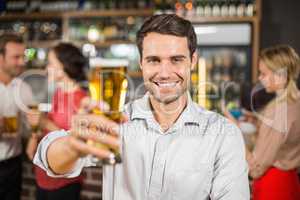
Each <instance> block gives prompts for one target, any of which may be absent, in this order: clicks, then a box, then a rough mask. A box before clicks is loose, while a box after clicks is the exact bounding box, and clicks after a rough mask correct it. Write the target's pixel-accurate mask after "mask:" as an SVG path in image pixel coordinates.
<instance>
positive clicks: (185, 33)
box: [137, 14, 197, 59]
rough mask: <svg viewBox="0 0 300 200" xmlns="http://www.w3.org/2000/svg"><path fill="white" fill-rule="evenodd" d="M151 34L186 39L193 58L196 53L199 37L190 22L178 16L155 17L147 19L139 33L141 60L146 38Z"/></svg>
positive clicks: (138, 41)
mask: <svg viewBox="0 0 300 200" xmlns="http://www.w3.org/2000/svg"><path fill="white" fill-rule="evenodd" d="M151 32H154V33H159V34H165V35H174V36H178V37H186V38H187V41H188V48H189V51H190V56H191V58H192V55H193V53H194V52H195V51H196V47H197V37H196V33H195V30H194V28H193V25H192V24H191V22H190V21H188V20H185V19H183V18H181V17H179V16H177V15H176V14H161V15H154V16H151V17H149V18H148V19H146V21H145V22H144V24H143V25H142V27H141V28H140V30H139V31H138V32H137V46H138V49H139V53H140V56H141V59H142V57H143V55H142V53H143V41H144V37H146V36H147V34H148V33H151Z"/></svg>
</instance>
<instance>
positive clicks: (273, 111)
mask: <svg viewBox="0 0 300 200" xmlns="http://www.w3.org/2000/svg"><path fill="white" fill-rule="evenodd" d="M287 109H288V108H287V105H286V104H285V103H280V104H276V105H274V106H272V107H270V108H267V109H266V110H265V112H264V115H263V116H262V117H260V120H261V127H260V129H259V133H258V138H257V140H256V145H255V148H254V150H253V153H252V157H251V159H252V160H251V162H250V163H252V164H251V165H250V175H251V176H252V177H253V178H259V177H260V176H262V175H263V174H264V173H265V172H266V170H267V169H268V168H269V167H271V166H272V165H273V164H274V162H275V161H276V157H277V154H278V151H279V150H280V148H281V146H282V145H283V144H284V142H285V139H286V136H287V134H288V132H289V130H290V127H291V124H292V120H291V119H290V117H289V116H288V115H287V111H288V110H287Z"/></svg>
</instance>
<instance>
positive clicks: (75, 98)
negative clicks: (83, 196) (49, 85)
mask: <svg viewBox="0 0 300 200" xmlns="http://www.w3.org/2000/svg"><path fill="white" fill-rule="evenodd" d="M86 95H87V94H86V92H85V91H84V90H82V89H78V90H75V91H74V92H64V91H62V90H61V89H57V90H56V91H55V93H54V96H53V98H52V109H51V111H50V112H49V114H48V118H49V119H50V120H51V121H53V122H54V123H55V124H56V125H57V126H58V127H59V128H61V129H65V130H68V129H70V125H71V117H72V115H74V114H76V113H77V111H78V108H79V106H80V102H81V100H82V98H83V97H85V96H86ZM48 133H49V132H47V131H46V132H45V134H44V136H45V135H47V134H48ZM35 175H36V181H37V184H38V186H39V187H41V188H43V189H46V190H55V189H59V188H61V187H64V186H66V185H69V184H72V183H78V182H79V183H81V182H82V181H83V176H82V175H80V176H79V177H76V178H52V177H49V176H47V174H46V172H45V171H44V170H42V169H41V168H39V167H37V166H35Z"/></svg>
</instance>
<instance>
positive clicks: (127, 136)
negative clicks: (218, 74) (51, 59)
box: [34, 14, 249, 200]
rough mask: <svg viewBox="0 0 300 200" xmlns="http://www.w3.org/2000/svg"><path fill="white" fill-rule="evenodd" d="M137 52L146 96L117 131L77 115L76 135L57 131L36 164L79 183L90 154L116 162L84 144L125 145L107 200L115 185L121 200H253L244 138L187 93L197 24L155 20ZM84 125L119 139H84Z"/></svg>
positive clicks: (108, 174) (108, 177) (106, 176)
mask: <svg viewBox="0 0 300 200" xmlns="http://www.w3.org/2000/svg"><path fill="white" fill-rule="evenodd" d="M137 45H138V48H139V52H140V55H141V59H140V67H141V69H142V72H143V77H144V83H145V87H146V89H147V91H148V92H147V93H146V94H145V96H144V97H142V98H141V99H138V100H135V101H133V102H130V103H129V104H128V105H127V107H126V110H125V111H126V113H127V114H128V118H129V120H128V121H127V122H126V123H123V124H120V125H118V124H115V123H114V122H112V121H110V120H108V119H106V118H105V117H103V116H95V115H84V116H78V117H76V118H75V120H74V123H73V126H72V130H71V133H72V134H68V133H67V132H65V131H59V132H54V133H52V134H49V135H48V137H45V138H44V139H43V141H42V142H41V143H40V145H39V148H38V151H37V154H36V156H35V159H34V162H35V164H36V165H38V166H39V167H41V168H42V169H44V170H46V171H47V173H48V174H49V175H51V176H53V177H61V176H65V177H74V176H77V175H78V174H80V172H81V171H82V169H83V168H84V167H87V166H92V165H94V163H93V162H92V159H91V157H90V156H89V155H90V154H91V155H93V156H96V157H98V158H99V159H103V158H107V157H111V156H112V155H111V153H110V152H109V151H107V150H105V149H100V148H99V147H98V148H97V147H94V146H91V145H87V144H86V143H85V142H84V141H83V140H87V139H89V140H94V141H96V142H102V143H106V144H108V145H112V146H119V145H120V146H121V156H122V160H123V162H122V164H120V165H117V166H116V171H115V173H113V171H112V170H111V168H110V167H108V166H105V167H104V172H103V199H104V200H109V199H112V192H111V191H112V189H113V186H112V185H114V191H115V193H114V199H117V200H145V199H148V200H157V199H162V200H201V199H203V200H207V199H213V200H248V199H249V184H248V168H247V164H246V159H245V150H244V144H243V139H242V136H241V133H240V131H239V130H238V128H237V127H235V126H234V125H233V124H231V123H229V122H228V121H227V120H226V119H224V118H223V117H221V116H220V115H218V114H216V113H213V112H210V111H206V110H205V109H203V108H201V107H200V106H199V105H197V104H196V103H194V102H192V100H191V97H190V95H189V93H188V89H189V83H190V73H191V69H192V68H194V67H195V65H196V63H197V54H196V35H195V32H194V29H193V26H192V24H191V23H190V22H189V21H187V20H185V19H183V18H180V17H178V16H176V15H173V14H171V15H169V14H162V15H155V16H152V17H150V18H149V19H147V20H146V21H145V23H144V24H143V26H142V27H141V29H140V31H139V32H138V34H137ZM82 119H85V121H90V122H93V123H95V122H97V124H98V125H99V126H100V127H103V128H105V129H103V130H116V129H114V128H118V129H117V130H118V131H117V132H118V134H119V136H120V140H118V139H116V138H114V137H112V136H110V135H109V133H108V134H107V135H103V134H101V137H97V136H95V135H94V134H83V133H82V132H81V131H80V130H81V129H78V128H76V127H80V122H82V121H81V120H82ZM107 126H108V127H109V128H111V129H107ZM119 141H121V142H119ZM120 143H121V144H120ZM85 155H86V156H85ZM113 176H114V178H115V179H113Z"/></svg>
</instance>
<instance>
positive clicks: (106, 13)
mask: <svg viewBox="0 0 300 200" xmlns="http://www.w3.org/2000/svg"><path fill="white" fill-rule="evenodd" d="M152 14H153V10H152V9H140V10H135V9H128V10H91V11H71V12H66V13H65V15H64V16H66V17H69V18H88V17H119V16H150V15H152Z"/></svg>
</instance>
